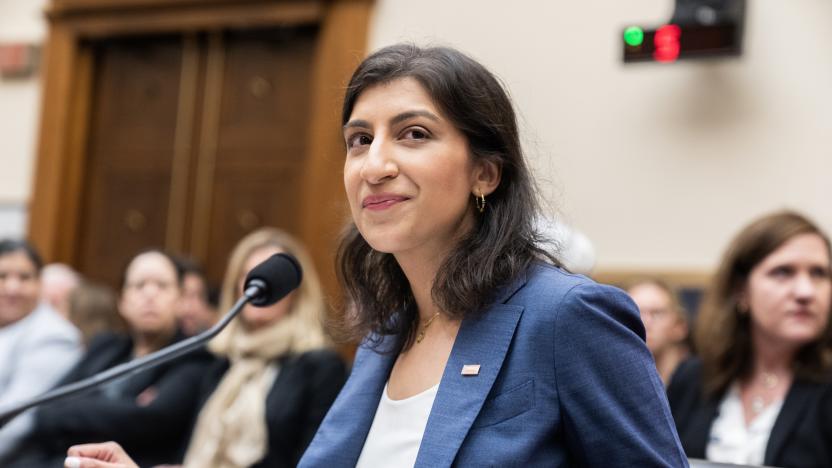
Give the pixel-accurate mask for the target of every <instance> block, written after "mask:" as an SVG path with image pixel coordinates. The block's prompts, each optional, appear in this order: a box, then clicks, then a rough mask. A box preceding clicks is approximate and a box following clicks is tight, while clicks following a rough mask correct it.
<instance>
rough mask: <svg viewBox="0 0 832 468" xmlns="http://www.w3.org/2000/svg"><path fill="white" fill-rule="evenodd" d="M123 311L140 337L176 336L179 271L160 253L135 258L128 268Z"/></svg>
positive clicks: (123, 296)
mask: <svg viewBox="0 0 832 468" xmlns="http://www.w3.org/2000/svg"><path fill="white" fill-rule="evenodd" d="M125 276H126V281H125V283H124V289H123V291H122V294H121V298H120V300H119V312H120V313H121V315H122V316H123V317H124V320H126V321H127V324H128V325H129V326H130V329H131V330H132V331H133V332H135V333H140V334H172V333H174V332H175V331H176V310H177V306H178V305H179V299H180V295H181V289H180V287H179V282H178V278H177V276H176V268H175V267H174V266H173V264H172V263H171V262H170V260H169V259H168V258H167V257H165V256H164V255H162V254H160V253H158V252H147V253H144V254H141V255H139V256H138V257H136V258H134V259H133V261H132V262H130V265H129V266H128V267H127V274H126V275H125Z"/></svg>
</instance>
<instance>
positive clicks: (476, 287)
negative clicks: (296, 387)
mask: <svg viewBox="0 0 832 468" xmlns="http://www.w3.org/2000/svg"><path fill="white" fill-rule="evenodd" d="M400 78H413V79H415V80H417V81H418V82H419V83H420V84H421V85H422V86H423V87H424V89H425V90H426V91H427V93H428V94H429V95H430V96H431V98H432V99H433V101H434V103H435V104H436V105H437V106H438V107H439V109H440V110H441V111H442V112H443V114H444V115H445V116H447V117H448V118H449V120H450V121H451V122H452V123H453V124H454V126H455V127H456V128H457V129H459V130H460V131H461V132H462V134H463V135H464V136H465V138H466V139H467V142H468V146H469V148H470V152H471V157H472V158H473V159H474V160H480V161H482V160H485V161H490V162H493V163H494V164H495V165H497V166H498V167H499V168H500V169H501V172H502V174H501V180H500V184H499V186H498V187H497V188H496V190H495V191H494V192H493V193H491V194H490V195H489V196H488V205H487V207H486V209H485V212H484V213H476V214H477V216H475V218H476V221H475V226H474V228H473V229H472V230H471V231H470V232H469V233H468V234H467V235H466V236H465V237H464V238H463V239H461V240H460V241H459V243H458V245H456V247H455V248H454V249H453V250H452V251H451V252H450V253H449V254H448V256H447V257H446V258H445V260H444V263H443V264H442V265H441V266H440V268H439V270H438V272H437V275H436V278H435V279H434V282H433V289H432V291H431V295H432V298H433V300H434V301H435V302H436V304H437V305H439V307H440V308H441V309H442V311H443V312H444V313H445V314H446V315H447V316H449V317H451V318H455V319H462V318H464V317H466V316H469V315H470V314H476V313H478V312H481V311H482V310H483V308H484V307H485V306H486V305H488V303H489V302H491V301H492V300H493V295H494V293H495V291H497V290H498V289H499V288H500V287H501V286H504V285H506V284H507V283H508V282H510V281H511V280H512V279H513V278H515V277H516V276H518V275H519V274H520V273H521V272H523V271H524V270H526V269H527V268H528V267H529V266H530V265H531V264H532V262H534V261H535V260H544V261H549V262H551V263H553V264H556V265H559V262H558V260H557V259H556V258H555V257H553V256H552V255H551V254H549V253H547V252H546V251H545V250H543V249H541V248H540V247H539V245H540V242H541V241H542V239H541V238H540V237H539V236H540V235H539V234H538V232H537V230H536V229H535V227H534V223H535V218H536V215H537V214H538V212H539V207H538V198H537V191H536V189H535V184H534V181H533V179H532V177H531V175H530V173H529V169H528V167H527V165H526V161H525V159H524V157H523V152H522V150H521V147H520V138H519V134H518V130H517V122H516V118H515V114H514V109H513V108H512V104H511V100H510V99H509V97H508V95H507V93H506V91H505V90H504V89H503V86H502V85H501V84H500V82H499V81H498V80H497V78H496V77H495V76H494V75H492V74H491V72H489V71H488V70H487V69H486V68H485V67H483V66H482V65H481V64H479V63H477V62H476V61H474V60H473V59H471V58H470V57H468V56H466V55H465V54H463V53H461V52H459V51H457V50H454V49H451V48H447V47H430V48H421V47H418V46H415V45H412V44H397V45H393V46H389V47H385V48H383V49H381V50H379V51H377V52H375V53H373V54H372V55H370V56H369V57H367V58H366V59H365V60H364V61H363V62H362V63H361V64H360V65H359V66H358V69H356V71H355V73H354V74H353V76H352V79H351V80H350V82H349V85H348V87H347V90H346V96H345V98H344V108H343V113H342V123H343V124H346V123H347V122H348V121H349V118H350V115H351V114H352V111H353V107H354V106H355V103H356V101H357V100H358V98H359V97H360V96H361V93H363V92H364V91H366V90H367V89H369V88H371V87H373V86H377V85H379V84H384V83H389V82H391V81H393V80H397V79H400ZM469 209H471V210H474V209H475V208H474V199H473V197H472V198H471V205H470V207H469ZM336 263H337V273H338V279H339V281H340V283H341V285H342V286H343V288H344V291H345V294H346V304H345V306H346V311H345V312H346V316H345V317H344V319H345V320H344V322H343V323H342V325H343V326H342V327H339V328H340V331H342V332H345V336H344V338H347V339H352V340H357V339H361V338H362V337H365V336H367V335H368V334H369V335H370V336H371V337H375V339H376V341H375V344H377V343H378V340H379V339H380V338H381V336H382V335H396V336H397V337H398V338H399V340H398V342H397V343H398V345H400V346H404V347H405V348H406V347H408V346H410V345H411V344H412V340H413V335H414V330H415V325H416V323H417V322H418V314H417V311H416V308H415V302H414V299H413V294H412V291H411V290H410V285H409V283H408V280H407V278H406V277H405V275H404V272H402V270H401V268H400V267H399V265H398V263H397V262H396V259H395V258H394V257H393V255H392V254H387V253H382V252H378V251H376V250H374V249H373V248H372V247H370V245H369V244H368V243H367V241H366V240H364V238H363V237H362V236H361V234H360V233H359V232H358V229H357V228H356V226H355V224H354V223H349V224H348V225H347V227H346V229H345V230H344V232H343V233H342V238H341V244H340V246H339V249H338V255H337V260H336ZM371 341H372V340H371ZM370 344H371V345H373V343H372V342H371V343H370Z"/></svg>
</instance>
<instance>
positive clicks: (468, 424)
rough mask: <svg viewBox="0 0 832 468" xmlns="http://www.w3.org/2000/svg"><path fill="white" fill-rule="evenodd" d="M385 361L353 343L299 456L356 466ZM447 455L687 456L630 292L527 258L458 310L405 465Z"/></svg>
mask: <svg viewBox="0 0 832 468" xmlns="http://www.w3.org/2000/svg"><path fill="white" fill-rule="evenodd" d="M386 341H388V342H391V341H392V340H391V339H387V340H386ZM395 359H396V354H395V353H391V354H380V353H376V352H373V351H371V350H369V349H367V348H366V347H365V346H363V345H362V346H361V347H360V348H359V350H358V353H357V354H356V358H355V363H354V366H353V370H352V374H351V375H350V378H349V380H348V381H347V383H346V385H345V386H344V388H343V390H342V391H341V393H340V395H339V396H338V398H337V399H336V401H335V403H334V404H333V406H332V408H331V409H330V411H329V413H328V414H327V416H326V418H324V421H323V423H322V424H321V427H320V428H319V430H318V432H317V434H316V435H315V438H314V439H313V440H312V443H311V444H310V446H309V448H308V449H307V451H306V453H305V454H304V456H303V458H302V459H301V461H300V464H299V466H301V467H347V466H350V467H351V466H355V463H356V461H357V460H358V457H359V455H360V454H361V450H362V448H363V446H364V440H365V438H366V437H367V433H368V432H369V429H370V425H371V424H372V422H373V418H374V416H375V412H376V408H377V407H378V403H379V399H380V398H381V394H382V391H383V389H384V385H385V383H386V382H387V379H388V377H389V375H390V370H391V368H392V366H393V363H394V361H395ZM466 364H479V365H480V370H479V374H478V375H476V376H464V375H462V374H461V370H462V367H463V366H464V365H466ZM451 465H457V466H501V467H502V466H558V467H561V466H626V467H635V466H638V467H659V466H661V467H668V466H672V467H680V466H688V463H687V459H686V458H685V454H684V452H683V451H682V447H681V445H680V443H679V438H678V436H677V435H676V429H675V425H674V423H673V419H672V417H671V415H670V409H669V408H668V404H667V398H666V396H665V390H664V386H663V385H662V382H661V380H660V379H659V377H658V375H657V372H656V369H655V365H654V363H653V359H652V357H651V355H650V353H649V351H648V350H647V347H646V346H645V344H644V327H643V325H642V323H641V319H640V317H639V314H638V310H637V309H636V306H635V304H633V302H632V301H631V300H630V299H629V297H628V296H627V295H626V294H624V293H623V292H622V291H621V290H619V289H616V288H613V287H609V286H603V285H599V284H597V283H594V282H592V281H591V280H589V279H587V278H586V277H583V276H579V275H572V274H569V273H566V272H564V271H563V270H561V269H559V268H556V267H553V266H549V265H536V266H534V267H533V268H532V269H531V270H530V271H529V272H528V274H527V275H523V276H522V277H521V278H518V279H517V280H516V281H515V282H514V284H512V285H511V286H509V287H507V288H504V289H503V290H502V291H501V292H500V293H499V295H498V297H497V300H496V301H495V302H494V303H493V304H492V305H491V306H490V307H488V309H487V310H486V311H485V312H484V313H483V314H481V315H479V316H477V317H476V318H467V319H465V320H463V321H462V324H461V327H460V329H459V333H458V335H457V337H456V341H455V342H454V346H453V349H452V351H451V355H450V357H449V358H448V363H447V365H446V367H445V371H444V374H443V375H442V380H441V382H440V384H439V390H438V392H437V395H436V399H435V400H434V403H433V407H432V409H431V412H430V416H429V418H428V422H427V427H426V428H425V432H424V436H423V438H422V443H421V446H420V447H419V453H418V456H417V459H416V465H415V466H417V467H443V466H451Z"/></svg>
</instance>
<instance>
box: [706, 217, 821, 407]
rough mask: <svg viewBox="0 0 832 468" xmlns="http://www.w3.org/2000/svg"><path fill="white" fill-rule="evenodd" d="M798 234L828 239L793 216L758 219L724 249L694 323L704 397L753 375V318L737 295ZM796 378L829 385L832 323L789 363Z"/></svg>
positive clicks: (715, 396)
mask: <svg viewBox="0 0 832 468" xmlns="http://www.w3.org/2000/svg"><path fill="white" fill-rule="evenodd" d="M801 234H815V235H817V236H819V237H820V238H821V239H823V242H824V244H825V246H826V251H827V253H830V252H831V251H832V249H830V244H829V237H828V236H827V235H826V234H825V233H824V232H823V231H822V230H821V229H820V228H819V227H818V226H817V225H816V224H815V223H813V222H812V221H810V220H809V219H807V218H806V217H804V216H803V215H800V214H798V213H795V212H793V211H781V212H776V213H772V214H769V215H766V216H763V217H762V218H759V219H757V220H755V221H754V222H752V223H751V224H749V225H748V226H746V227H745V228H744V229H743V230H742V231H740V232H739V233H738V234H737V236H736V237H735V238H734V240H733V241H732V242H731V244H730V245H729V246H728V248H727V250H726V251H725V254H724V255H723V257H722V261H721V263H720V265H719V269H718V270H717V272H716V275H715V276H714V277H713V280H712V282H711V286H710V288H709V289H708V293H707V295H706V297H705V301H704V303H703V306H702V310H701V312H700V313H699V316H698V317H697V319H696V329H695V331H694V339H695V342H696V348H697V350H698V352H699V355H700V356H701V358H702V364H703V370H704V375H703V378H704V385H703V388H704V390H705V395H706V396H707V397H710V398H719V397H721V395H722V394H723V393H724V392H725V391H726V390H727V389H728V387H729V386H730V385H731V382H733V381H735V380H737V379H740V378H743V377H747V376H748V374H749V373H750V372H751V364H752V359H753V356H754V355H753V352H754V350H753V348H752V345H751V318H750V317H749V313H748V311H747V310H742V309H741V307H740V296H741V294H742V291H743V290H744V289H745V288H746V287H747V285H748V279H749V277H750V276H751V271H752V270H753V269H754V268H755V267H756V266H757V265H759V264H760V263H761V262H762V261H763V260H765V259H766V257H768V256H769V255H771V254H772V253H773V252H774V251H775V250H777V249H779V248H780V246H782V245H783V244H785V243H786V242H788V241H789V240H791V239H792V238H794V237H795V236H798V235H801ZM792 368H793V370H794V372H795V375H797V376H799V377H801V378H804V379H809V380H815V381H817V380H821V381H822V380H828V378H829V371H830V369H832V320H830V321H829V323H827V326H826V329H825V330H824V331H823V333H822V334H821V336H820V337H819V338H818V339H817V340H815V341H814V342H812V343H809V344H807V345H805V346H804V347H803V348H802V349H800V350H799V351H798V353H797V355H796V356H795V360H794V362H793V363H792Z"/></svg>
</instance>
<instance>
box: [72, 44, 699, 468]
mask: <svg viewBox="0 0 832 468" xmlns="http://www.w3.org/2000/svg"><path fill="white" fill-rule="evenodd" d="M343 122H344V138H345V141H346V145H347V155H346V161H345V164H344V183H345V185H346V191H347V198H348V200H349V204H350V209H351V212H352V217H353V221H354V224H351V225H350V226H349V229H348V230H347V232H346V237H345V238H344V240H343V243H342V245H341V248H340V251H339V257H338V264H339V276H340V280H341V282H342V284H343V285H344V287H345V289H346V292H347V296H348V310H347V314H346V319H347V321H348V322H349V324H350V325H351V326H349V327H346V331H352V336H353V337H358V338H361V337H365V336H366V337H367V338H366V340H364V341H363V343H362V344H361V346H360V348H359V350H358V353H357V355H356V358H355V362H354V366H353V371H352V374H351V375H350V378H349V380H348V381H347V384H346V385H345V386H344V389H343V390H342V391H341V393H340V395H339V396H338V399H337V400H336V401H335V403H334V404H333V406H332V408H331V409H330V411H329V413H327V416H326V418H325V419H324V421H323V423H322V424H321V427H320V429H319V430H318V432H317V434H316V435H315V438H314V439H313V440H312V443H311V445H310V446H309V448H308V449H307V451H306V453H305V454H304V456H303V458H302V459H301V460H300V463H299V465H300V466H305V467H346V466H349V467H353V466H356V465H358V466H370V467H378V466H384V467H400V466H407V467H412V466H414V464H415V465H416V466H425V467H437V466H450V465H451V464H455V465H458V466H485V465H488V466H541V465H546V466H567V465H581V466H610V465H616V466H639V467H659V466H661V467H669V466H672V467H679V466H687V460H686V459H685V456H684V453H683V451H682V448H681V446H680V444H679V440H678V437H677V436H676V432H675V429H674V424H673V420H672V419H671V416H670V411H669V409H668V407H667V400H666V397H665V392H664V386H663V385H662V382H661V381H660V380H659V377H658V375H657V373H656V369H655V366H654V364H653V360H652V357H651V356H650V353H649V351H648V350H647V347H646V346H645V344H644V327H643V326H642V324H641V320H640V319H639V315H638V311H637V310H636V308H635V305H634V304H633V303H632V301H631V300H630V299H629V298H628V297H627V296H626V295H625V294H624V293H623V292H622V291H620V290H618V289H614V288H611V287H606V286H601V285H598V284H596V283H593V282H592V281H590V280H589V279H587V278H585V277H582V276H577V275H571V274H569V273H567V272H565V271H563V270H562V269H560V268H558V267H557V266H556V265H555V264H556V262H555V261H554V260H553V259H549V258H548V257H547V255H546V254H545V252H543V251H541V249H540V248H539V247H538V244H537V242H538V239H537V235H536V233H535V231H534V228H533V225H534V221H535V216H537V215H538V211H537V199H536V196H537V194H536V193H535V191H534V189H533V183H532V181H531V176H530V174H529V171H528V168H527V167H526V163H525V161H524V158H523V155H522V152H521V149H520V141H519V137H518V133H517V125H516V121H515V117H514V111H513V109H512V105H511V102H510V100H509V99H508V96H507V95H506V93H505V91H504V90H503V88H502V87H501V86H500V84H499V82H498V81H497V80H496V79H495V78H494V76H493V75H491V73H489V72H488V71H487V70H486V69H485V68H484V67H482V66H481V65H480V64H478V63H477V62H475V61H473V60H471V59H470V58H468V57H467V56H465V55H463V54H461V53H459V52H457V51H455V50H453V49H448V48H430V49H421V48H418V47H415V46H410V45H397V46H392V47H388V48H385V49H382V50H380V51H378V52H376V53H374V54H373V55H371V56H370V57H368V58H367V59H366V60H365V61H364V62H363V63H362V65H361V66H359V68H358V70H357V71H356V72H355V74H354V75H353V77H352V80H351V82H350V85H349V88H348V90H347V96H346V100H345V103H344V110H343ZM95 450H96V451H95V453H88V455H87V456H94V457H96V458H98V459H100V460H107V461H109V462H116V461H119V462H122V463H123V461H124V457H123V452H120V451H113V447H112V446H98V447H95ZM70 454H71V455H77V454H78V452H73V451H70ZM75 461H76V460H73V463H74V462H75ZM77 461H78V464H76V465H74V466H82V467H87V466H125V465H104V464H98V465H96V464H90V463H88V460H77Z"/></svg>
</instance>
